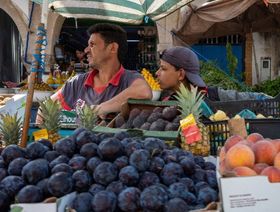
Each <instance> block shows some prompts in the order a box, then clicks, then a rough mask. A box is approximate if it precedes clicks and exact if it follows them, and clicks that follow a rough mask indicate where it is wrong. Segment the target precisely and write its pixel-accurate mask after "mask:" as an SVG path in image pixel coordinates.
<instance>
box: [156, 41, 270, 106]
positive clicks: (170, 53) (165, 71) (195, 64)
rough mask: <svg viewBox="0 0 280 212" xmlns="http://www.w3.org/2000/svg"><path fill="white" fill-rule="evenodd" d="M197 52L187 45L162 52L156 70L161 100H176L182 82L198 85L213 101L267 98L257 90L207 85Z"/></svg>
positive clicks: (186, 84)
mask: <svg viewBox="0 0 280 212" xmlns="http://www.w3.org/2000/svg"><path fill="white" fill-rule="evenodd" d="M199 72H200V66H199V60H198V57H197V56H196V54H195V53H194V52H193V51H192V50H191V49H189V48H186V47H181V46H180V47H179V46H178V47H172V48H169V49H166V50H164V51H163V52H162V55H161V60H160V68H159V69H158V71H157V72H156V75H157V78H158V80H159V83H160V87H161V89H163V92H162V96H161V100H175V95H176V91H177V90H178V89H179V86H180V84H181V83H183V84H184V85H185V86H186V87H190V84H191V85H193V86H197V87H198V88H199V90H201V91H202V92H204V93H206V95H207V96H208V98H209V99H211V100H213V101H231V100H249V99H267V98H271V97H270V96H268V95H265V94H263V93H257V92H238V91H235V90H224V89H222V88H219V87H207V85H206V84H205V82H204V81H203V79H202V78H201V76H200V74H199Z"/></svg>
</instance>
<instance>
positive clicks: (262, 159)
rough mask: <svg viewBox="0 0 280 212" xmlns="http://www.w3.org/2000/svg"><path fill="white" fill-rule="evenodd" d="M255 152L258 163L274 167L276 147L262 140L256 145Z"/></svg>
mask: <svg viewBox="0 0 280 212" xmlns="http://www.w3.org/2000/svg"><path fill="white" fill-rule="evenodd" d="M252 149H253V151H254V153H255V157H256V163H266V164H268V165H273V162H274V157H275V155H276V153H277V152H276V149H275V147H274V145H273V144H272V143H271V142H269V141H267V140H261V141H258V142H257V143H255V144H254V146H253V148H252Z"/></svg>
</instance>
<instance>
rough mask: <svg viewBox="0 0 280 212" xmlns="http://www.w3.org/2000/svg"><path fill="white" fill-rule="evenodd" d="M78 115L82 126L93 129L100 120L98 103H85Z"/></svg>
mask: <svg viewBox="0 0 280 212" xmlns="http://www.w3.org/2000/svg"><path fill="white" fill-rule="evenodd" d="M78 116H79V119H80V127H84V128H86V129H88V130H93V128H94V127H95V126H96V125H97V121H98V108H97V106H96V105H94V106H88V105H84V107H83V108H81V109H80V111H79V113H78Z"/></svg>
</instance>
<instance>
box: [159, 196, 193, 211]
mask: <svg viewBox="0 0 280 212" xmlns="http://www.w3.org/2000/svg"><path fill="white" fill-rule="evenodd" d="M185 211H189V207H188V204H187V203H186V202H185V201H184V200H182V199H180V198H173V199H170V200H169V201H168V202H167V203H165V205H164V212H185Z"/></svg>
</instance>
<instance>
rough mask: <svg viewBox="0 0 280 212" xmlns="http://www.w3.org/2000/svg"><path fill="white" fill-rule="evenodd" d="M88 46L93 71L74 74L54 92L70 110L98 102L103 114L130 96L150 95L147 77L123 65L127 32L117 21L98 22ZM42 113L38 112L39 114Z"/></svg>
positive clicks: (116, 108) (116, 107) (91, 31)
mask: <svg viewBox="0 0 280 212" xmlns="http://www.w3.org/2000/svg"><path fill="white" fill-rule="evenodd" d="M88 34H89V36H90V38H89V40H88V46H87V47H86V49H85V53H86V55H87V61H88V64H89V68H91V69H92V71H90V72H87V73H84V74H80V75H77V76H75V77H74V78H72V79H71V80H70V81H68V82H66V84H65V85H64V86H63V87H62V88H61V89H60V90H59V91H58V92H57V93H55V94H54V95H53V96H52V99H53V100H59V102H60V103H61V105H62V107H63V108H64V109H66V110H72V109H75V108H76V106H81V105H83V104H87V105H97V108H98V111H99V113H100V114H107V113H111V112H118V111H120V108H121V105H122V104H123V103H124V102H126V101H127V99H129V98H135V99H150V98H151V97H152V92H151V89H150V87H149V85H148V84H147V83H146V81H145V80H144V78H142V76H141V75H140V74H139V73H138V72H136V71H129V70H126V69H125V68H124V67H123V66H122V62H123V61H124V59H125V57H126V53H127V48H128V45H127V36H126V32H125V31H124V30H123V29H122V28H121V27H120V26H117V25H114V24H107V23H102V24H96V25H93V26H91V27H90V28H89V29H88ZM37 117H38V116H37Z"/></svg>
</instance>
